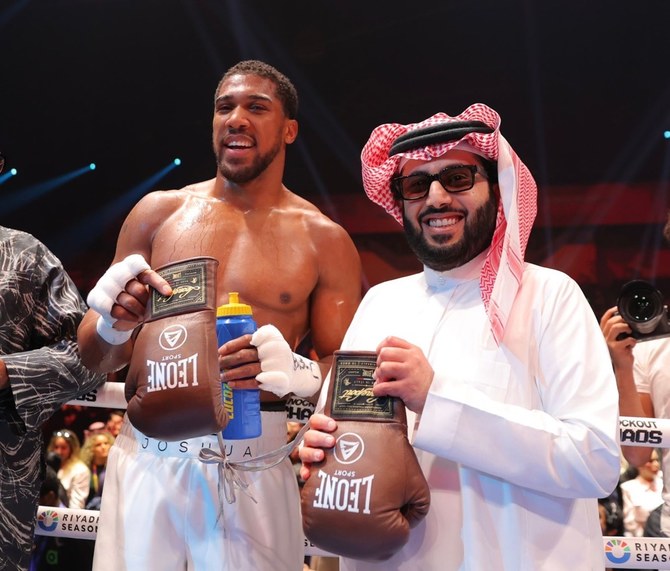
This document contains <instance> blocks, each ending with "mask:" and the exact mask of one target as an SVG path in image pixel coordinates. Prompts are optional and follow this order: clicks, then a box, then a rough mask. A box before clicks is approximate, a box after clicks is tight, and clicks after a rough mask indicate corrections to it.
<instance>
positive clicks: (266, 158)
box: [216, 140, 282, 184]
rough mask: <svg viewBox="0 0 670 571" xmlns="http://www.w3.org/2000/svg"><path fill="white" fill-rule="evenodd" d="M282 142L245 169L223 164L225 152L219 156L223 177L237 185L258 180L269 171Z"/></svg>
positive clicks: (278, 142) (218, 160) (220, 170)
mask: <svg viewBox="0 0 670 571" xmlns="http://www.w3.org/2000/svg"><path fill="white" fill-rule="evenodd" d="M281 146H282V142H281V141H279V140H278V141H277V144H276V145H275V146H274V147H273V148H272V149H270V150H269V151H268V152H267V153H265V154H264V155H259V156H257V157H256V158H255V159H254V160H253V162H252V163H251V164H250V165H248V166H245V167H237V168H236V167H231V166H230V165H228V164H225V163H224V162H223V151H222V152H221V153H220V154H219V155H218V156H217V161H216V162H217V165H218V167H219V172H220V173H221V174H222V175H223V177H224V178H225V179H227V180H229V181H230V182H234V183H235V184H244V183H246V182H249V181H251V180H254V179H255V178H257V177H258V176H259V175H260V174H261V173H262V172H263V171H264V170H265V169H267V168H268V167H269V166H270V164H271V163H272V161H274V160H275V157H276V156H277V155H278V154H279V151H281Z"/></svg>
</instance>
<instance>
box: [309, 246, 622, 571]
mask: <svg viewBox="0 0 670 571" xmlns="http://www.w3.org/2000/svg"><path fill="white" fill-rule="evenodd" d="M482 259H483V258H482V256H480V257H478V258H477V259H475V260H472V261H471V262H469V263H468V264H466V265H464V266H462V267H461V268H458V269H456V270H453V271H450V272H443V273H437V272H434V271H431V270H429V269H425V270H424V272H422V273H420V274H416V275H412V276H408V277H403V278H400V279H397V280H393V281H390V282H385V283H382V284H379V285H377V286H375V287H373V288H371V289H370V290H369V291H368V293H367V294H366V295H365V297H364V299H363V301H362V302H361V305H360V307H359V309H358V311H357V313H356V315H355V317H354V319H353V321H352V323H351V326H350V328H349V330H348V332H347V334H346V336H345V339H344V341H343V344H342V349H350V350H375V349H376V347H377V345H378V344H379V343H380V342H381V341H382V340H383V339H384V338H385V337H387V336H389V335H393V336H397V337H400V338H402V339H405V340H406V341H408V342H410V343H412V344H415V345H418V346H419V347H420V348H421V349H422V350H423V352H424V354H425V355H426V356H427V358H428V360H429V361H430V363H431V365H432V367H433V369H434V371H435V376H434V380H433V382H432V385H431V388H430V392H429V395H428V398H427V400H426V403H425V407H424V409H423V413H422V415H421V417H420V418H417V417H416V416H415V415H414V414H413V413H411V412H410V411H408V413H409V415H408V424H409V426H410V440H413V445H414V448H415V451H416V454H417V456H418V458H419V461H420V464H421V466H422V469H423V471H424V473H425V476H426V479H427V480H428V483H429V485H430V488H431V507H430V511H429V513H428V515H427V516H426V518H425V519H424V520H423V521H422V522H421V523H420V524H419V525H418V526H417V527H415V528H414V529H412V531H411V535H410V539H409V541H408V543H407V544H406V545H405V546H404V547H403V548H402V549H401V550H400V551H399V552H398V553H396V554H395V555H394V556H393V557H392V558H391V559H390V560H386V561H383V562H365V561H356V560H351V559H342V560H341V569H342V571H353V570H355V571H364V570H365V571H371V570H378V571H381V570H383V571H392V570H396V569H397V570H412V571H414V570H421V571H433V570H435V571H451V570H473V571H495V570H506V571H537V570H540V569H547V570H551V571H560V570H566V571H582V570H587V569H600V570H602V569H604V567H605V564H604V549H603V540H602V533H601V530H600V523H599V517H598V508H597V502H596V498H598V497H604V496H607V495H609V494H610V493H611V491H612V490H613V489H614V487H615V485H616V483H617V479H618V475H619V445H618V433H617V431H618V394H617V389H616V382H615V379H614V375H613V372H612V365H611V361H610V357H609V353H608V351H607V346H606V344H605V341H604V339H603V335H602V333H601V331H600V328H599V326H598V323H597V320H596V317H595V315H594V313H593V311H592V310H591V308H590V306H589V305H588V303H587V301H586V299H585V297H584V295H583V294H582V292H581V290H580V289H579V287H578V286H577V284H576V283H575V282H574V281H573V280H572V279H570V278H569V277H568V276H566V275H565V274H562V273H560V272H557V271H555V270H550V269H547V268H541V267H538V266H534V265H530V264H527V265H526V266H525V271H524V274H523V280H522V284H521V288H520V290H519V293H518V296H517V298H516V300H515V303H514V306H513V309H512V313H511V316H510V319H509V322H508V324H507V328H506V331H505V337H504V339H503V342H502V344H501V345H500V346H499V347H498V346H496V345H495V343H494V341H493V337H492V335H491V332H490V326H489V321H488V319H487V316H486V312H485V308H484V305H483V303H482V300H481V294H480V287H479V272H480V268H481V263H482ZM326 390H327V386H326V387H324V390H323V392H322V393H321V401H322V402H323V401H324V400H325V394H326ZM412 428H414V430H412ZM412 432H413V434H411V433H412ZM388 466H389V468H391V467H392V466H393V452H392V451H389V460H388Z"/></svg>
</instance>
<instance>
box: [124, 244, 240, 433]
mask: <svg viewBox="0 0 670 571" xmlns="http://www.w3.org/2000/svg"><path fill="white" fill-rule="evenodd" d="M218 265H219V262H218V260H216V259H214V258H209V257H198V258H189V259H187V260H181V261H179V262H175V263H172V264H169V265H166V266H162V267H160V268H156V271H157V272H158V273H159V274H160V275H161V276H162V277H163V278H165V280H166V281H167V282H168V283H169V284H170V286H171V287H172V295H171V296H169V297H166V296H163V295H161V294H160V293H159V292H158V291H157V290H155V289H153V288H152V290H151V298H150V300H149V303H148V304H147V309H146V313H145V320H144V324H143V325H142V327H141V328H140V330H139V333H138V334H137V338H136V339H135V345H134V348H133V354H132V357H131V360H130V368H129V369H128V374H127V376H126V387H125V389H126V400H127V401H128V418H129V419H130V422H131V423H132V425H133V426H134V427H135V428H137V429H138V430H139V431H141V432H142V433H144V434H146V435H147V436H150V437H151V438H157V439H160V440H168V441H172V440H182V439H184V438H193V437H196V436H202V435H204V434H211V433H213V432H217V431H219V430H222V429H223V428H224V427H225V426H226V424H227V423H228V415H227V413H226V411H225V409H224V407H223V403H222V400H221V380H220V376H219V363H218V355H217V350H218V343H217V340H216V271H217V267H218Z"/></svg>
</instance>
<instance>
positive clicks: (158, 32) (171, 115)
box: [0, 0, 670, 317]
mask: <svg viewBox="0 0 670 571" xmlns="http://www.w3.org/2000/svg"><path fill="white" fill-rule="evenodd" d="M669 40H670V3H669V2H668V1H667V0H640V1H637V2H616V1H615V2H612V1H611V0H609V1H601V0H593V1H589V2H577V1H569V0H568V1H566V0H542V1H533V0H505V1H500V0H482V1H479V0H460V1H453V0H444V1H441V0H430V1H426V0H415V1H413V2H399V1H397V0H386V1H384V2H377V1H370V2H362V1H360V0H358V1H356V2H353V1H350V0H329V1H324V0H309V1H307V0H291V1H283V2H276V1H270V0H33V1H28V0H0V54H1V57H0V78H1V79H0V150H1V151H2V153H3V154H4V155H5V156H6V166H5V172H4V173H3V174H2V175H0V197H1V204H2V207H1V208H0V224H2V225H6V226H11V227H14V228H18V229H21V230H25V231H28V232H30V233H32V234H34V235H35V236H36V237H37V238H39V239H40V240H42V241H43V242H45V243H46V244H47V246H49V247H50V248H51V249H52V250H53V251H54V252H55V253H56V255H58V256H59V257H60V258H61V260H62V261H63V263H64V264H65V267H66V269H67V270H68V271H69V272H70V274H71V275H72V277H73V278H74V279H75V282H76V283H77V285H78V286H79V287H80V289H81V290H82V293H83V294H84V295H86V293H87V292H88V290H89V289H90V288H91V287H92V286H93V284H95V282H96V281H97V279H98V278H99V276H100V275H101V274H102V273H103V272H104V270H105V269H106V268H107V266H108V265H109V263H110V261H111V259H112V255H113V251H114V245H115V239H116V236H117V234H118V231H119V228H120V225H121V222H122V220H123V218H124V217H125V215H126V214H127V212H128V210H129V209H130V207H131V206H132V205H133V204H134V203H135V202H136V201H137V200H138V199H139V197H140V196H142V195H143V194H145V193H147V192H149V191H152V190H156V189H170V188H178V187H182V186H184V185H186V184H188V183H191V182H195V181H200V180H204V179H208V178H211V177H213V176H214V174H215V163H214V157H213V153H212V150H211V117H212V104H213V95H214V90H215V87H216V85H217V82H218V80H219V78H220V76H221V75H222V74H223V72H224V71H225V70H226V69H227V68H228V67H229V66H231V65H233V64H234V63H236V62H237V61H239V60H242V59H251V58H254V59H261V60H264V61H267V62H268V63H271V64H273V65H274V66H276V67H277V68H278V69H279V70H280V71H282V72H284V73H285V74H286V75H287V76H288V77H289V78H291V79H292V81H293V82H294V83H295V84H296V87H297V88H298V92H299V95H300V112H299V117H298V118H299V122H300V135H299V137H298V141H297V142H296V144H294V145H293V146H292V147H291V148H290V149H289V153H288V159H287V171H286V176H285V183H286V185H287V186H288V187H289V188H290V189H292V190H293V191H295V192H296V193H298V194H300V195H302V196H304V197H305V198H307V199H309V200H311V201H313V202H315V203H316V204H317V205H318V206H319V207H320V208H321V209H322V210H323V211H324V212H326V213H327V214H328V215H330V216H331V217H332V218H333V219H335V220H337V221H338V222H340V223H341V224H342V225H343V226H344V227H345V228H346V229H347V230H348V231H349V232H350V234H351V235H352V236H353V238H354V241H355V243H356V245H357V246H358V248H359V251H360V253H361V256H362V260H363V264H364V271H365V277H366V283H365V284H364V285H365V287H368V286H369V285H372V284H375V283H378V282H380V281H382V280H385V279H388V278H392V277H397V276H400V275H404V274H407V273H411V272H414V271H416V270H418V269H419V267H418V265H417V262H416V260H415V259H414V257H413V255H411V253H410V252H409V250H408V248H407V246H406V245H405V241H404V237H403V234H402V233H401V229H400V227H399V226H398V225H397V224H396V223H395V222H394V221H393V220H392V219H391V218H390V217H389V216H388V215H386V214H385V213H384V212H383V211H382V210H381V209H380V208H379V207H377V206H375V205H373V204H371V203H370V202H368V200H367V199H366V198H365V195H364V193H363V190H362V185H361V177H360V160H359V156H360V150H361V148H362V146H363V144H364V143H365V141H366V140H367V137H368V135H369V134H370V131H371V130H372V129H373V128H374V127H376V126H377V125H378V124H380V123H385V122H396V121H397V122H403V123H408V122H416V121H420V120H423V119H425V118H426V117H428V116H429V115H432V114H433V113H436V112H438V111H445V112H447V113H449V114H450V115H456V114H458V113H460V112H461V111H462V110H463V109H464V108H465V107H467V106H468V105H469V104H471V103H474V102H482V103H486V104H488V105H490V106H491V107H493V108H494V109H496V110H497V111H498V112H499V113H500V115H501V116H502V132H503V134H504V135H505V136H506V138H507V139H508V140H509V141H510V142H511V144H512V145H513V147H514V148H515V150H516V151H517V153H518V154H519V156H520V157H521V158H522V160H523V161H524V162H525V163H526V164H527V165H528V166H529V168H530V170H531V172H532V173H533V174H534V176H535V178H536V180H537V183H538V187H539V209H538V216H537V219H536V223H535V226H534V230H533V234H532V236H531V241H530V244H529V249H528V254H527V260H528V261H531V262H535V263H539V264H542V265H546V266H549V267H553V268H557V269H560V270H563V271H564V272H566V273H567V274H569V275H570V276H572V277H573V278H574V279H575V280H577V282H578V283H579V284H580V285H581V287H582V288H583V290H584V291H585V293H586V295H587V297H588V298H589V300H590V301H591V303H592V306H593V308H594V312H595V313H596V314H597V316H598V317H600V315H601V314H602V312H603V311H604V310H605V309H606V308H607V307H609V306H611V305H614V303H615V302H616V297H617V294H618V292H619V290H620V288H621V286H622V285H623V284H624V283H625V282H627V281H628V280H630V279H633V278H642V279H646V280H650V281H652V282H654V283H655V284H656V286H657V287H658V288H659V289H660V290H661V292H662V293H663V294H664V296H665V297H666V299H668V298H670V248H669V247H668V245H667V244H666V243H665V242H664V241H663V238H662V235H661V230H662V226H663V222H664V220H665V218H666V214H667V212H668V209H669V208H670V204H669V199H668V181H669V178H670V74H669V73H668V69H669V66H670V63H669V62H670V57H669V56H670V41H669Z"/></svg>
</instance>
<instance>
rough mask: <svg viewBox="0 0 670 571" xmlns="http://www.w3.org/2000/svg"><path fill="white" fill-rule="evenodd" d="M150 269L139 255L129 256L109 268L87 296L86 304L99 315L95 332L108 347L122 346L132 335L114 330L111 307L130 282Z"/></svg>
mask: <svg viewBox="0 0 670 571" xmlns="http://www.w3.org/2000/svg"><path fill="white" fill-rule="evenodd" d="M150 269H151V267H150V266H149V264H148V263H147V261H146V260H145V259H144V258H143V257H142V256H141V255H140V254H131V255H130V256H127V257H126V258H125V259H123V260H121V261H120V262H117V263H116V264H114V265H113V266H111V267H110V268H109V269H108V270H107V271H106V272H105V273H104V274H103V276H102V277H101V278H100V279H99V280H98V283H97V284H95V287H94V288H93V289H92V290H91V291H90V293H89V294H88V297H87V298H86V303H88V306H89V307H90V308H91V309H94V310H95V311H97V312H98V313H99V314H100V317H99V318H98V322H97V323H96V326H95V328H96V331H97V332H98V335H100V337H102V338H103V339H104V340H105V341H107V343H109V344H110V345H122V344H123V343H125V342H126V341H128V339H130V336H131V335H132V334H133V330H132V329H131V330H130V331H119V330H118V329H114V323H116V321H117V320H116V319H115V318H113V317H112V307H114V304H115V303H116V298H117V297H119V294H120V293H121V292H122V291H123V290H124V289H125V288H126V284H127V283H128V282H129V281H130V280H132V279H133V278H135V277H137V276H138V275H140V274H141V273H142V272H143V271H145V270H150Z"/></svg>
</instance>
